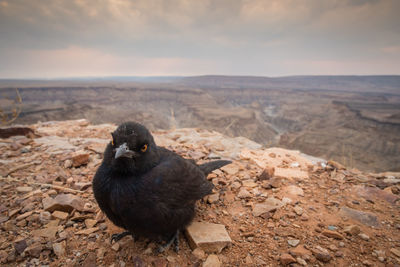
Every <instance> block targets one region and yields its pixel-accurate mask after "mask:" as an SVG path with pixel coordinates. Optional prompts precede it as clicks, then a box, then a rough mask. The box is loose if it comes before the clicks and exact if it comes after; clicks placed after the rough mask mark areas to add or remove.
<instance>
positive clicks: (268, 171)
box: [258, 167, 275, 181]
mask: <svg viewBox="0 0 400 267" xmlns="http://www.w3.org/2000/svg"><path fill="white" fill-rule="evenodd" d="M274 173H275V168H274V167H266V168H265V169H264V170H263V172H262V173H261V175H260V176H259V177H258V180H260V181H263V180H269V179H271V178H272V177H273V176H274Z"/></svg>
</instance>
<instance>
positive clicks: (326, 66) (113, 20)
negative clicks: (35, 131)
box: [0, 0, 400, 79]
mask: <svg viewBox="0 0 400 267" xmlns="http://www.w3.org/2000/svg"><path fill="white" fill-rule="evenodd" d="M399 10H400V1H399V0H326V1H325V0H270V1H267V0H265V1H262V0H219V1H211V0H165V1H162V0H138V1H134V0H91V1H89V0H87V1H83V0H40V1H39V0H38V1H31V0H0V78H39V79H40V78H50V79H51V78H64V77H96V76H102V77H104V76H189V75H207V74H217V75H254V76H271V77H275V76H288V75H381V74H383V75H390V74H397V75H398V74H400V16H399Z"/></svg>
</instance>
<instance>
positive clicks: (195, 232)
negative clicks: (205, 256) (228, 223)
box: [186, 222, 232, 253]
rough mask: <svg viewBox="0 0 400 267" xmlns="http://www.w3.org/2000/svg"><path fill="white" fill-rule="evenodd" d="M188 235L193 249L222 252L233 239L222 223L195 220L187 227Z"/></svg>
mask: <svg viewBox="0 0 400 267" xmlns="http://www.w3.org/2000/svg"><path fill="white" fill-rule="evenodd" d="M186 236H187V237H188V241H189V245H190V247H191V248H192V249H195V248H198V247H199V248H201V249H203V250H204V251H205V252H208V253H210V252H216V253H220V252H221V251H222V249H223V248H225V247H226V246H228V245H229V244H230V243H232V240H231V238H230V236H229V234H228V232H227V231H226V229H225V226H224V225H222V224H215V223H208V222H193V223H192V224H190V225H189V226H188V227H187V228H186Z"/></svg>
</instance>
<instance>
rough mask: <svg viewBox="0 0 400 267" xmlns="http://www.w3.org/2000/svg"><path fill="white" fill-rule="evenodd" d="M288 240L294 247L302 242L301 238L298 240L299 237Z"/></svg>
mask: <svg viewBox="0 0 400 267" xmlns="http://www.w3.org/2000/svg"><path fill="white" fill-rule="evenodd" d="M287 242H288V244H289V245H291V246H292V247H296V246H297V245H298V244H299V243H300V240H298V239H288V241H287Z"/></svg>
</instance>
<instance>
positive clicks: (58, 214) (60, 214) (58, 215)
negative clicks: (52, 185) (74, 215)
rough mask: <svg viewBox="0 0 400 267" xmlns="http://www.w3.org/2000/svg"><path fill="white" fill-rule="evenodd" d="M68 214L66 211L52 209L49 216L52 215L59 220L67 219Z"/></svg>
mask: <svg viewBox="0 0 400 267" xmlns="http://www.w3.org/2000/svg"><path fill="white" fill-rule="evenodd" d="M68 215H69V214H68V213H66V212H62V211H58V210H56V211H54V212H53V213H52V214H51V216H53V218H56V219H60V220H65V219H67V218H68Z"/></svg>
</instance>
